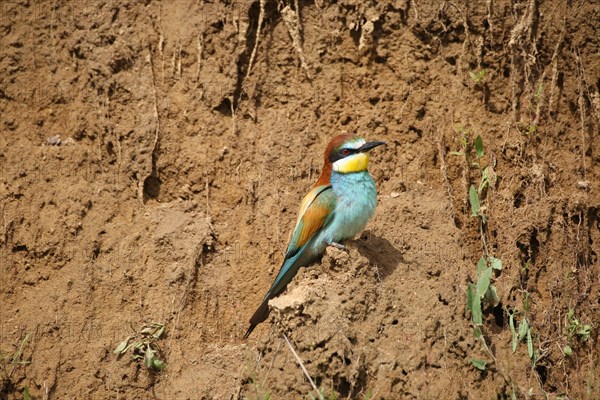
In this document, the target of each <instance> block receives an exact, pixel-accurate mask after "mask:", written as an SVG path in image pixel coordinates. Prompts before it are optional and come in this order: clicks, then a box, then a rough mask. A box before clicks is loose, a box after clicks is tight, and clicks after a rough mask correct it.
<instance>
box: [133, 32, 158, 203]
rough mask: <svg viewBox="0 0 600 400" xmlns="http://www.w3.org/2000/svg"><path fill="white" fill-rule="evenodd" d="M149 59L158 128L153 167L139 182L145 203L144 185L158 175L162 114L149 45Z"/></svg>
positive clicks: (153, 153)
mask: <svg viewBox="0 0 600 400" xmlns="http://www.w3.org/2000/svg"><path fill="white" fill-rule="evenodd" d="M161 37H162V36H161ZM148 60H149V62H150V72H151V76H152V92H153V95H154V96H153V97H154V119H155V121H156V129H155V130H154V140H153V141H152V151H151V153H150V154H151V163H152V167H151V170H150V173H149V174H146V176H144V177H143V179H140V180H139V182H138V199H139V200H140V202H141V203H142V205H144V185H145V183H146V180H147V179H149V178H150V177H153V176H154V177H158V171H157V168H156V160H157V159H158V142H159V139H160V116H159V114H158V95H157V93H156V76H155V74H154V62H153V60H152V49H151V47H150V45H148Z"/></svg>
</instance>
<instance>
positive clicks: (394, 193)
mask: <svg viewBox="0 0 600 400" xmlns="http://www.w3.org/2000/svg"><path fill="white" fill-rule="evenodd" d="M390 197H391V198H392V199H395V198H396V197H400V193H398V192H392V193H391V194H390Z"/></svg>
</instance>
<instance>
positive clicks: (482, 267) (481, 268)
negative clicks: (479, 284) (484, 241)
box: [477, 256, 487, 277]
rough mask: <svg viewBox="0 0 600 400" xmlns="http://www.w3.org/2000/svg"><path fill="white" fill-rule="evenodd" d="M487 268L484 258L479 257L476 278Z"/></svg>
mask: <svg viewBox="0 0 600 400" xmlns="http://www.w3.org/2000/svg"><path fill="white" fill-rule="evenodd" d="M486 267H487V263H486V262H485V258H484V257H483V256H481V258H480V259H479V261H477V277H480V276H481V273H482V272H483V271H485V269H486Z"/></svg>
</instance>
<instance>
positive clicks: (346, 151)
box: [341, 149, 350, 156]
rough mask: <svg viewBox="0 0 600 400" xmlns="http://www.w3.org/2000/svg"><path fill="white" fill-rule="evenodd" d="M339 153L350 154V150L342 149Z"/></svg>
mask: <svg viewBox="0 0 600 400" xmlns="http://www.w3.org/2000/svg"><path fill="white" fill-rule="evenodd" d="M341 153H342V155H343V156H347V155H348V154H350V150H348V149H342V151H341Z"/></svg>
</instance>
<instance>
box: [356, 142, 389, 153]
mask: <svg viewBox="0 0 600 400" xmlns="http://www.w3.org/2000/svg"><path fill="white" fill-rule="evenodd" d="M382 144H385V145H387V143H386V142H378V141H375V142H367V143H365V144H363V145H362V146H360V147H359V148H358V151H359V152H361V153H364V152H365V151H369V150H371V149H372V148H375V147H377V146H381V145H382Z"/></svg>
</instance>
